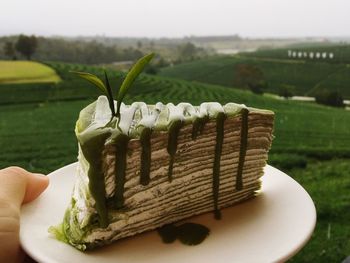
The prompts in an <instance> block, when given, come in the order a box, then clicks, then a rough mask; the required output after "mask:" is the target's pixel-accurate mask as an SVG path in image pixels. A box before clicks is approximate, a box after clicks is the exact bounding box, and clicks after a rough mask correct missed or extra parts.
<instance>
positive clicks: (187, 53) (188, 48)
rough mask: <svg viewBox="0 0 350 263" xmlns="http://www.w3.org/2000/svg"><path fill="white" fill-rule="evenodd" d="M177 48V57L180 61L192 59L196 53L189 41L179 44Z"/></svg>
mask: <svg viewBox="0 0 350 263" xmlns="http://www.w3.org/2000/svg"><path fill="white" fill-rule="evenodd" d="M178 50H179V58H180V60H182V61H187V60H193V59H194V58H195V56H196V54H197V48H196V46H195V45H194V44H192V43H191V42H187V43H186V44H183V45H180V46H179V47H178Z"/></svg>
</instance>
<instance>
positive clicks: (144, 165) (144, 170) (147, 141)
mask: <svg viewBox="0 0 350 263" xmlns="http://www.w3.org/2000/svg"><path fill="white" fill-rule="evenodd" d="M151 135H152V129H151V128H148V127H145V128H143V129H142V132H141V135H140V142H141V146H142V152H141V173H140V183H141V184H142V185H148V184H149V181H150V170H151Z"/></svg>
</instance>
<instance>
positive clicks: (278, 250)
mask: <svg viewBox="0 0 350 263" xmlns="http://www.w3.org/2000/svg"><path fill="white" fill-rule="evenodd" d="M75 167H76V164H71V165H68V166H65V167H63V168H61V169H59V170H57V171H55V172H53V173H51V174H50V175H49V176H50V180H51V181H50V186H49V188H48V189H47V190H46V191H45V192H44V193H43V194H42V195H41V196H40V197H39V198H38V199H37V200H35V201H34V202H31V203H29V204H27V205H24V206H23V207H22V212H21V231H20V240H21V244H22V247H23V249H24V250H25V251H26V252H27V254H29V255H30V256H31V257H32V258H33V259H35V260H37V261H39V262H47V263H50V262H52V263H58V262H60V263H64V262H67V263H68V262H69V263H70V262H84V263H90V262H91V263H92V262H94V263H95V262H101V263H107V262H113V263H120V262H123V263H124V262H128V263H133V262H152V263H157V262H161V263H164V262H167V263H172V262H181V263H186V262H191V263H197V262H198V263H199V262H200V263H203V262H215V263H219V262H275V261H284V260H286V259H288V258H290V257H291V256H292V255H294V254H295V253H296V252H297V251H299V250H300V249H301V248H302V247H303V246H304V244H305V243H306V242H307V241H308V239H309V238H310V236H311V234H312V232H313V229H314V227H315V223H316V211H315V206H314V204H313V202H312V200H311V198H310V196H309V195H308V194H307V192H306V191H305V190H304V189H303V188H302V187H301V186H300V185H299V184H298V183H297V182H296V181H294V180H293V179H292V178H290V177H289V176H288V175H286V174H284V173H282V172H281V171H279V170H277V169H276V168H273V167H271V166H266V167H265V175H264V176H263V178H262V181H263V187H262V192H261V194H260V195H259V196H258V197H256V198H254V199H252V200H250V201H247V202H244V203H242V204H239V205H237V206H234V207H231V208H227V209H224V210H222V220H215V219H213V215H212V213H208V214H205V215H201V216H197V217H194V218H191V219H190V220H189V221H190V222H197V223H202V224H204V225H206V226H207V227H209V228H210V231H211V233H210V235H209V236H208V238H207V239H206V240H205V241H204V242H203V243H202V244H200V245H198V246H185V245H183V244H181V243H179V242H178V241H176V242H175V243H173V244H163V243H162V241H161V239H160V237H159V236H158V234H157V232H156V231H152V232H147V233H144V234H141V235H137V236H135V237H132V238H128V239H124V240H120V241H117V242H116V243H114V244H112V245H110V246H107V247H105V248H101V249H97V250H95V251H92V252H88V253H83V252H80V251H78V250H76V249H74V248H73V247H71V246H69V245H67V244H65V243H62V242H59V241H57V240H56V239H54V238H53V237H52V236H51V235H50V234H49V233H48V232H47V229H48V228H49V226H51V225H56V224H58V223H60V222H61V220H62V218H63V214H64V211H65V209H66V207H67V206H68V203H69V200H70V196H71V190H72V187H73V183H74V174H75Z"/></svg>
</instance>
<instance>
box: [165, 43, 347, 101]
mask: <svg viewBox="0 0 350 263" xmlns="http://www.w3.org/2000/svg"><path fill="white" fill-rule="evenodd" d="M271 52H272V51H271ZM276 52H277V51H276ZM284 52H285V54H287V50H284ZM258 54H260V53H259V52H256V53H251V54H249V55H247V54H244V55H236V56H218V57H214V58H208V59H203V60H199V61H193V62H189V63H185V64H179V65H175V66H173V67H167V68H164V69H162V71H161V72H160V75H162V76H168V77H174V78H181V79H185V80H190V81H198V82H204V83H211V84H218V85H222V86H226V87H235V88H242V87H238V86H237V81H236V80H237V78H238V76H237V68H238V66H239V65H254V66H256V67H258V68H259V69H260V70H261V71H262V73H263V75H264V78H265V79H266V81H267V83H268V86H267V89H266V90H265V91H266V92H271V93H278V91H279V90H280V89H281V88H282V87H284V86H287V87H290V88H291V89H292V90H293V92H294V95H299V96H314V95H315V94H316V93H317V91H319V90H322V89H329V90H337V91H339V92H340V93H341V94H342V95H343V96H344V98H350V88H349V85H348V83H349V81H350V67H349V66H348V65H347V64H342V63H333V62H330V61H326V60H319V61H315V60H313V61H310V60H305V59H292V58H288V57H286V56H287V55H285V56H284V57H282V56H278V55H275V56H271V57H267V56H266V57H265V56H263V55H259V56H258Z"/></svg>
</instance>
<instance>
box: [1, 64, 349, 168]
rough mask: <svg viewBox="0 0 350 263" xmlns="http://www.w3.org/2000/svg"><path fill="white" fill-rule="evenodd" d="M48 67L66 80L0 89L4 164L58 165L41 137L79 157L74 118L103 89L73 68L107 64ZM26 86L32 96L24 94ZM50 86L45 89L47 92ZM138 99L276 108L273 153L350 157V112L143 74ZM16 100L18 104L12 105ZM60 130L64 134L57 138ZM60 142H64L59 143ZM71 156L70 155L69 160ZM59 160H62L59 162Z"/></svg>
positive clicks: (132, 96)
mask: <svg viewBox="0 0 350 263" xmlns="http://www.w3.org/2000/svg"><path fill="white" fill-rule="evenodd" d="M48 65H51V66H52V68H54V69H55V70H56V71H57V72H58V73H59V74H60V76H61V78H62V81H61V82H60V83H57V84H52V85H51V86H50V85H46V86H45V85H44V86H40V85H37V86H35V85H29V86H26V85H24V84H22V85H13V86H11V89H8V86H6V85H0V91H1V92H2V94H3V96H1V100H0V102H1V103H2V104H8V105H7V106H5V105H4V106H1V111H0V112H1V113H0V119H1V120H2V121H1V122H0V135H1V137H2V138H4V140H2V141H1V149H3V151H2V152H3V154H4V155H6V156H2V158H0V160H2V164H1V165H8V164H11V163H13V162H18V160H27V159H28V158H30V156H32V154H31V153H32V152H36V154H38V153H39V152H41V153H42V155H40V156H41V157H40V158H39V159H40V161H39V162H40V165H39V167H41V168H40V169H44V170H45V171H48V170H52V169H55V168H57V167H58V166H56V165H54V166H50V165H47V162H46V159H47V158H49V159H50V160H49V162H51V161H52V158H51V157H50V155H47V154H45V151H43V152H42V151H41V150H39V149H41V148H42V147H43V145H42V143H40V144H39V145H36V144H34V145H33V142H35V141H37V140H48V141H45V143H44V144H45V147H49V148H50V147H52V148H53V149H56V148H57V149H61V150H59V151H55V152H63V151H64V150H65V149H67V150H68V149H69V150H68V151H69V152H71V153H72V154H73V153H74V154H73V155H71V157H70V158H71V159H70V160H71V161H74V159H75V143H73V144H72V142H74V134H73V132H72V129H73V126H74V121H75V120H76V118H77V115H78V113H79V111H80V109H81V108H82V107H84V106H86V105H87V104H88V103H89V102H91V101H92V100H94V99H95V98H96V97H97V96H98V94H99V93H98V90H97V89H95V88H94V87H92V86H91V85H90V84H88V83H86V82H85V81H84V80H81V79H79V78H77V77H76V76H75V75H73V74H71V73H69V71H70V70H83V71H88V72H92V73H95V74H97V75H102V73H103V71H102V69H101V68H97V67H88V66H83V65H78V64H64V63H48ZM108 75H109V76H110V77H111V79H112V86H116V85H117V84H118V83H120V82H121V78H122V76H123V73H121V72H112V71H108ZM25 89H26V91H27V95H28V96H23V94H24V93H23V92H24V91H25ZM44 89H45V92H41V91H42V90H44ZM5 90H6V92H4V91H5ZM50 101H56V102H55V103H52V102H50ZM132 101H145V102H147V103H156V102H158V101H162V102H164V103H167V102H173V103H179V102H181V101H188V102H191V103H193V104H199V103H201V102H203V101H218V102H221V103H227V102H231V101H233V102H237V103H244V104H246V105H249V106H252V107H258V108H267V109H271V110H273V111H275V112H276V121H275V136H276V138H275V140H274V142H273V147H272V156H273V154H274V153H296V154H299V155H307V156H316V157H317V156H328V157H325V158H329V157H330V156H333V155H336V156H350V151H349V149H350V129H349V127H348V123H350V112H349V111H344V110H341V109H334V108H329V107H323V106H319V105H310V104H305V103H301V102H294V101H280V100H275V99H273V98H268V97H264V96H258V95H255V94H252V93H251V92H249V91H242V90H237V89H227V88H226V87H221V86H216V85H209V84H202V83H199V82H188V81H184V80H178V79H171V78H165V77H157V76H152V75H146V74H144V75H141V76H140V78H139V79H138V80H137V81H136V83H135V85H134V87H133V88H132V89H131V90H130V93H129V95H128V96H127V97H126V102H132ZM13 102H16V104H12V103H13ZM34 102H36V103H34ZM1 103H0V104H1ZM23 103H26V104H23ZM33 103H34V104H33ZM38 103H39V104H38ZM53 119H54V120H55V124H54V126H52V127H48V123H51V120H53ZM321 120H322V121H321ZM21 127H26V130H25V131H24V130H23V129H21ZM36 130H38V131H36ZM58 130H59V131H58ZM41 131H42V132H43V133H47V134H46V136H43V135H42V134H40V133H41ZM57 134H60V136H59V138H56V135H57ZM64 136H67V140H64V139H63V138H64ZM13 140H15V143H14V142H13ZM22 140H23V141H22ZM50 140H52V142H50ZM56 140H58V142H57V144H56V143H55V141H56ZM61 140H63V142H64V143H62V142H61ZM20 141H21V143H19V142H20ZM68 142H71V143H68ZM50 145H51V146H50ZM72 147H73V148H72ZM73 149H74V150H73ZM11 156H12V157H11ZM19 157H20V158H19ZM41 158H42V159H41ZM67 158H68V156H66V157H65V160H67ZM68 159H69V158H68ZM5 160H7V161H5ZM55 161H58V162H59V164H61V162H60V161H59V160H55Z"/></svg>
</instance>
